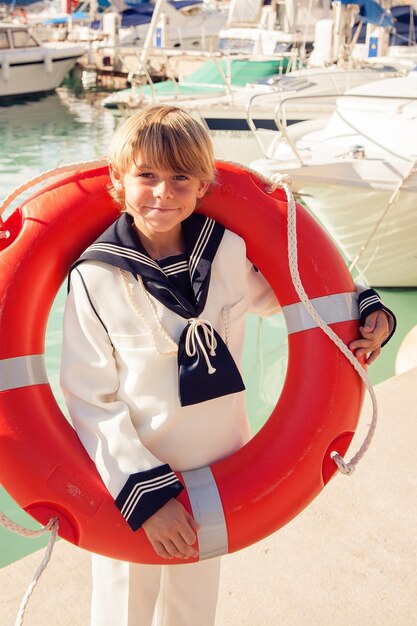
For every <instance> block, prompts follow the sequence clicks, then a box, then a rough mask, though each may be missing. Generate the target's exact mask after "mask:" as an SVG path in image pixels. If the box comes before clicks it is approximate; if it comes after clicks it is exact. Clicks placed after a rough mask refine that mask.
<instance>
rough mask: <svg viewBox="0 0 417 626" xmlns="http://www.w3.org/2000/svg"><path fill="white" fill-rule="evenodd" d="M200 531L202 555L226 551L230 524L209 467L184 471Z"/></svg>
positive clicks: (225, 552)
mask: <svg viewBox="0 0 417 626" xmlns="http://www.w3.org/2000/svg"><path fill="white" fill-rule="evenodd" d="M181 475H182V477H183V479H184V483H185V487H186V489H187V492H188V497H189V499H190V503H191V508H192V511H193V515H194V518H195V520H196V522H197V523H198V524H200V527H201V528H200V530H199V531H198V533H197V534H198V548H199V558H200V561H201V560H202V559H210V558H211V557H214V556H221V555H222V554H227V552H228V551H229V550H228V540H227V527H226V520H225V517H224V512H223V507H222V502H221V500H220V494H219V491H218V489H217V485H216V482H215V480H214V478H213V474H212V471H211V469H210V467H201V468H199V469H196V470H190V471H188V472H181Z"/></svg>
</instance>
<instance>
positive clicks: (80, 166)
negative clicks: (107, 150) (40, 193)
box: [0, 158, 107, 237]
mask: <svg viewBox="0 0 417 626" xmlns="http://www.w3.org/2000/svg"><path fill="white" fill-rule="evenodd" d="M104 165H107V159H106V158H105V159H104V158H103V159H93V160H92V161H84V162H82V163H70V164H69V165H62V166H60V167H54V168H53V169H51V170H48V171H46V172H43V173H42V174H39V175H38V176H35V177H34V178H31V179H30V180H28V181H27V182H26V183H24V184H23V185H20V186H19V187H17V189H15V190H14V191H12V193H10V194H9V195H8V196H7V197H6V198H5V200H4V201H3V202H2V203H1V205H0V216H1V215H3V213H4V211H5V210H6V209H7V207H8V206H9V205H10V204H11V203H12V202H13V200H15V199H16V198H17V197H18V196H20V195H21V194H22V193H23V192H25V191H27V190H28V189H30V188H31V187H34V186H35V185H38V184H39V183H42V182H44V181H45V180H47V179H48V178H52V176H57V175H58V174H64V173H65V172H70V171H71V170H74V169H77V170H78V171H83V170H88V169H91V168H93V167H103V166H104ZM2 237H4V235H2Z"/></svg>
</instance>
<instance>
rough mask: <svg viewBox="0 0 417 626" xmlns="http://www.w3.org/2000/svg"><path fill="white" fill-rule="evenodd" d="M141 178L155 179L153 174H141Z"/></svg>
mask: <svg viewBox="0 0 417 626" xmlns="http://www.w3.org/2000/svg"><path fill="white" fill-rule="evenodd" d="M139 177H140V178H153V174H152V172H139Z"/></svg>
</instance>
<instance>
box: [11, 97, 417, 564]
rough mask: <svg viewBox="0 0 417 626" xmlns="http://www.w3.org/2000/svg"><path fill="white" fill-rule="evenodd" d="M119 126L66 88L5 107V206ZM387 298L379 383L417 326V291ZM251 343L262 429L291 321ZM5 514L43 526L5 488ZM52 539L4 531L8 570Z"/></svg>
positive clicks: (253, 333)
mask: <svg viewBox="0 0 417 626" xmlns="http://www.w3.org/2000/svg"><path fill="white" fill-rule="evenodd" d="M119 123H120V117H118V116H116V115H114V114H113V113H112V112H110V111H108V110H106V109H104V108H103V107H101V106H100V98H99V96H98V95H97V94H93V93H82V94H78V95H77V94H76V93H75V92H74V91H72V90H71V89H70V88H69V87H61V88H60V89H59V90H57V92H56V93H54V94H52V95H48V96H46V97H44V98H41V99H39V100H37V101H28V102H25V103H21V104H14V105H11V106H2V107H0V200H1V201H3V200H4V199H5V198H6V196H7V195H8V194H9V193H11V192H12V191H14V190H15V189H16V188H17V187H19V186H20V185H22V184H23V183H25V182H27V181H28V180H30V179H32V178H34V177H35V176H37V175H38V174H41V173H43V172H45V171H48V170H51V169H53V168H56V167H59V166H62V165H67V164H70V163H80V162H85V161H89V160H94V159H97V158H101V157H103V156H104V155H105V154H106V151H107V145H108V143H109V140H110V138H111V136H112V134H113V132H114V130H115V129H116V127H117V125H118V124H119ZM224 140H225V141H224V146H223V150H222V152H221V154H218V156H219V157H221V158H226V159H227V142H228V141H229V142H230V141H231V140H233V143H234V144H235V145H236V142H238V141H242V144H243V143H244V142H245V138H244V136H243V135H242V137H241V138H239V137H238V136H236V134H234V136H233V137H232V138H231V137H227V136H226V135H225V137H224ZM218 142H219V139H217V141H216V143H217V144H218ZM243 153H244V152H242V154H243ZM244 164H247V163H244ZM34 189H35V188H34ZM34 189H32V190H30V191H26V192H25V193H24V194H22V196H20V197H19V198H18V199H16V200H15V201H14V203H13V204H12V205H11V207H9V208H8V209H7V210H6V213H5V215H6V216H7V215H8V214H9V213H10V212H11V211H12V210H13V208H14V207H16V206H18V204H20V203H21V202H22V200H24V199H25V198H27V197H28V196H29V195H31V193H33V191H34ZM97 210H100V207H97ZM33 280H36V276H34V277H33ZM380 293H381V295H382V297H383V299H384V301H385V302H386V304H387V305H388V306H389V307H391V308H392V309H394V311H395V312H396V314H397V316H398V331H397V333H396V335H395V337H394V339H393V340H392V341H391V342H390V343H389V344H388V346H387V347H386V348H384V352H383V356H382V357H380V359H379V360H378V361H377V362H376V363H375V364H374V365H372V367H371V369H370V377H371V380H372V381H373V382H374V383H377V382H380V381H382V380H384V379H386V378H388V377H390V376H392V375H393V374H394V371H395V369H394V368H395V355H396V353H397V350H398V347H399V345H400V343H401V341H402V339H403V338H404V336H405V335H406V334H407V332H408V331H409V330H410V328H411V327H413V326H414V325H415V324H416V323H417V314H416V313H415V311H416V310H417V306H416V305H417V291H416V290H380ZM64 302H65V285H63V287H62V288H61V290H60V291H59V293H58V295H57V298H56V301H55V303H54V306H53V308H52V312H51V315H50V318H49V323H48V330H47V338H46V364H47V370H48V376H49V380H50V383H51V386H52V389H53V391H54V393H55V396H56V398H57V401H58V403H59V405H60V406H61V408H62V410H63V411H64V413H65V407H64V403H63V400H62V396H61V394H60V390H59V384H58V378H59V361H60V344H61V322H62V312H63V307H64ZM245 342H246V343H245V353H244V374H245V381H246V384H247V402H248V411H249V415H250V419H251V423H252V427H253V430H254V431H256V430H257V429H258V428H259V427H260V426H261V425H262V423H264V421H265V420H266V419H267V417H268V415H269V414H270V412H271V410H272V408H273V406H274V405H275V403H276V399H277V397H278V395H279V392H280V388H281V385H282V383H283V381H284V377H285V371H286V358H287V345H286V330H285V324H284V320H283V316H281V315H278V316H275V317H273V318H271V319H269V320H264V321H260V320H258V319H257V318H255V317H250V318H249V320H248V324H247V331H246V337H245ZM28 411H29V412H30V407H28ZM0 462H1V460H0ZM0 510H1V511H2V512H3V513H5V514H6V515H7V516H8V517H10V518H11V519H13V520H14V521H15V522H17V523H20V524H22V525H24V526H26V527H28V528H34V529H35V528H39V525H38V524H37V523H36V522H35V521H34V520H33V519H32V518H30V517H29V516H28V515H26V514H25V513H24V511H22V510H21V509H20V507H19V506H18V505H17V504H16V503H15V502H14V501H13V500H12V498H10V496H8V494H7V493H6V492H5V491H4V490H2V489H1V488H0ZM47 540H48V537H42V538H39V539H27V538H23V537H20V536H18V535H15V534H14V533H11V532H9V531H6V530H4V529H2V528H0V567H3V566H5V565H7V564H8V563H11V562H13V561H15V560H17V559H19V558H21V557H22V556H24V555H26V554H28V553H30V552H33V551H34V550H37V549H39V548H40V547H41V546H44V545H45V544H46V543H47Z"/></svg>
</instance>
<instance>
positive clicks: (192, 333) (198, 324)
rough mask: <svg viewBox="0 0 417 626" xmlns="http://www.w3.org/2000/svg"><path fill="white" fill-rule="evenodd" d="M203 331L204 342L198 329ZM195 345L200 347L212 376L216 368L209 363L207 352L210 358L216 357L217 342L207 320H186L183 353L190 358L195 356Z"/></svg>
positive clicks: (194, 318) (195, 318) (192, 318)
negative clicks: (186, 326)
mask: <svg viewBox="0 0 417 626" xmlns="http://www.w3.org/2000/svg"><path fill="white" fill-rule="evenodd" d="M200 328H201V330H202V331H203V335H204V342H205V345H204V343H203V339H202V338H201V336H200V334H199V329H200ZM197 344H198V345H199V346H200V350H201V353H202V355H203V357H204V359H205V361H206V364H207V370H208V373H209V374H214V372H215V371H216V368H215V367H213V365H212V364H211V362H210V359H209V355H208V354H207V350H209V352H210V356H216V348H217V340H216V337H215V335H214V328H213V326H212V325H211V324H210V322H208V321H207V320H203V319H199V318H198V317H191V318H190V319H189V320H188V328H187V333H186V335H185V352H186V354H187V356H189V357H192V356H195V355H196V354H197Z"/></svg>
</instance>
